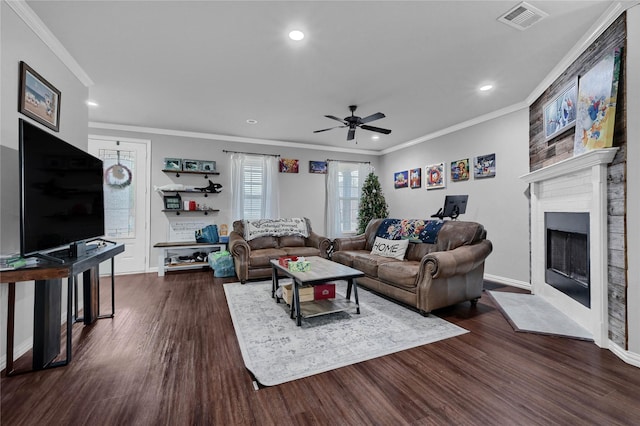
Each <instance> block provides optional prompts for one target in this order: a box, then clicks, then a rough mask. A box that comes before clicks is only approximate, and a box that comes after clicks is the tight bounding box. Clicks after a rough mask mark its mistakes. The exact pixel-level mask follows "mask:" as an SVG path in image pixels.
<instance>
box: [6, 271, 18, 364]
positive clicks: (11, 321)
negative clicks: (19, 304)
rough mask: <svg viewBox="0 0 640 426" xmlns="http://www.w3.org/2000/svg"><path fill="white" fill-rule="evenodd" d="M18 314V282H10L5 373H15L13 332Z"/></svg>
mask: <svg viewBox="0 0 640 426" xmlns="http://www.w3.org/2000/svg"><path fill="white" fill-rule="evenodd" d="M15 316H16V283H9V294H8V297H7V362H6V368H5V374H6V375H7V376H11V375H12V374H13V333H14V327H15Z"/></svg>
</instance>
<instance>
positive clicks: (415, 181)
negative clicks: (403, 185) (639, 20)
mask: <svg viewBox="0 0 640 426" xmlns="http://www.w3.org/2000/svg"><path fill="white" fill-rule="evenodd" d="M409 186H410V187H411V189H417V188H422V169H421V168H420V167H418V168H417V169H411V170H409Z"/></svg>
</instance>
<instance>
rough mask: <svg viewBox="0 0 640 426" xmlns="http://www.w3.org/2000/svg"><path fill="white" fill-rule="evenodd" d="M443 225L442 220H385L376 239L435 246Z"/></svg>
mask: <svg viewBox="0 0 640 426" xmlns="http://www.w3.org/2000/svg"><path fill="white" fill-rule="evenodd" d="M443 224H444V222H443V221H441V220H425V219H385V220H383V221H382V223H381V224H380V226H379V227H378V231H377V232H376V237H381V238H386V239H388V240H411V241H420V242H423V243H430V244H435V243H436V241H438V232H440V228H442V225H443Z"/></svg>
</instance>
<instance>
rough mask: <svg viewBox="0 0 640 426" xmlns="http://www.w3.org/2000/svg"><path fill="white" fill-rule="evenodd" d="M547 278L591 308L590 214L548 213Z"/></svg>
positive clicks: (545, 217)
mask: <svg viewBox="0 0 640 426" xmlns="http://www.w3.org/2000/svg"><path fill="white" fill-rule="evenodd" d="M544 222H545V229H546V235H545V236H546V270H545V281H546V282H547V284H549V285H551V286H552V287H554V288H555V289H557V290H559V291H561V292H562V293H564V294H566V295H567V296H569V297H571V298H572V299H574V300H576V301H578V302H579V303H581V304H582V305H584V306H586V307H587V308H590V307H591V289H590V265H589V213H574V212H566V213H565V212H547V213H545V214H544Z"/></svg>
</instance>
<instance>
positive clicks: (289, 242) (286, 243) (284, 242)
mask: <svg viewBox="0 0 640 426" xmlns="http://www.w3.org/2000/svg"><path fill="white" fill-rule="evenodd" d="M278 245H279V247H304V246H305V245H306V244H305V238H304V237H303V236H301V235H285V236H284V237H280V241H279V243H278Z"/></svg>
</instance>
